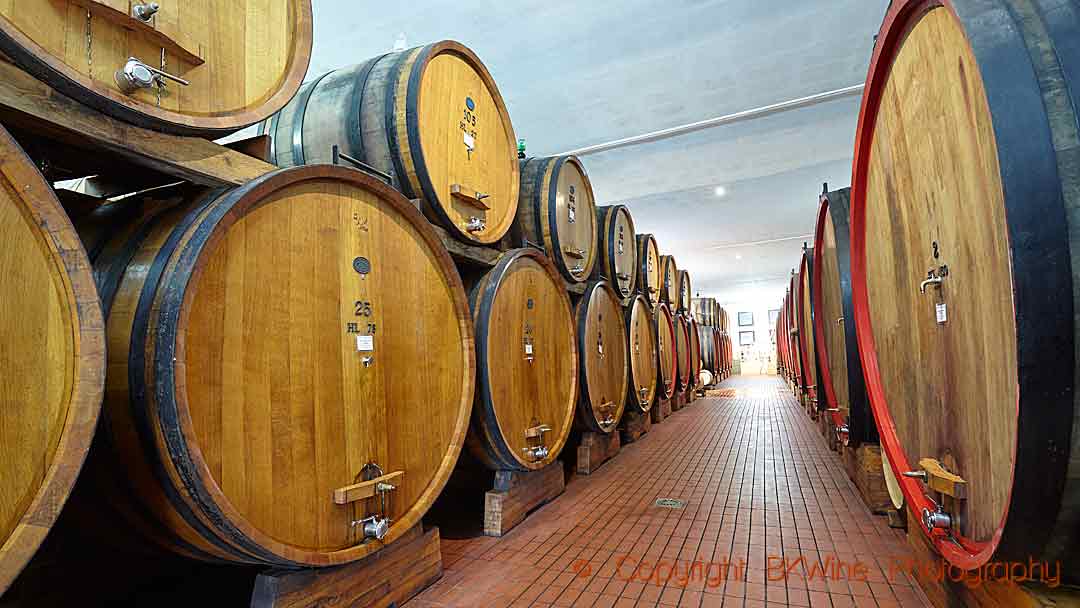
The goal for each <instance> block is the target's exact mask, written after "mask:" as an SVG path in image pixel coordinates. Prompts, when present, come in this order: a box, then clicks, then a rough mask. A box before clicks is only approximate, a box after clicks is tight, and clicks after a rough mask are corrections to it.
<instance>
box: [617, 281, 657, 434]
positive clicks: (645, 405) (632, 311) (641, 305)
mask: <svg viewBox="0 0 1080 608" xmlns="http://www.w3.org/2000/svg"><path fill="white" fill-rule="evenodd" d="M624 309H625V310H628V311H629V313H627V314H624V315H623V316H624V318H625V320H626V335H627V339H628V340H629V339H630V336H632V335H633V328H632V323H633V322H634V320H635V315H644V317H645V319H644V323H645V324H646V326H647V327H648V331H646V332H645V335H646V336H648V337H649V338H650V340H649V347H648V348H647V349H646V352H647V353H649V354H648V355H646V357H648V358H650V359H651V360H652V367H653V369H652V370H650V373H648V374H646V377H645V378H641V379H639V378H638V377H637V376H638V374H635V373H634V365H633V361H634V356H633V352H634V348H632V346H631V345H629V344H628V345H627V351H628V352H629V353H631V354H630V357H629V361H630V365H628V368H629V371H628V375H629V378H628V381H627V387H626V388H627V395H626V403H627V404H631V403H636V404H637V406H638V410H639V411H640V412H642V413H647V412H648V411H649V410H650V409H652V405H653V403H654V402H655V401H656V395H657V392H658V388H657V387H658V386H659V382H658V381H657V368H658V367H659V366H658V363H659V356H660V355H659V353H658V352H657V349H656V334H655V330H654V327H655V320H654V319H653V313H652V310H651V309H650V308H649V301H648V300H647V299H645V296H643V295H641V294H634V295H633V296H631V297H630V298H628V299H627V300H626V303H625V305H624ZM639 380H641V381H640V382H639ZM634 387H648V390H647V391H646V393H645V394H646V395H647V396H646V398H644V399H642V398H641V395H640V394H639V393H638V392H637V390H635V388H634ZM638 390H640V389H638ZM625 407H630V406H629V405H627V406H625ZM624 411H625V409H624Z"/></svg>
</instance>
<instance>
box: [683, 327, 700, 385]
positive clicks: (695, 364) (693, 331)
mask: <svg viewBox="0 0 1080 608" xmlns="http://www.w3.org/2000/svg"><path fill="white" fill-rule="evenodd" d="M683 318H684V319H686V336H687V340H688V341H689V342H690V385H691V386H696V385H697V383H698V375H699V374H700V373H701V359H702V357H701V340H700V338H699V337H698V323H697V321H696V320H694V317H693V315H690V314H687V315H684V317H683Z"/></svg>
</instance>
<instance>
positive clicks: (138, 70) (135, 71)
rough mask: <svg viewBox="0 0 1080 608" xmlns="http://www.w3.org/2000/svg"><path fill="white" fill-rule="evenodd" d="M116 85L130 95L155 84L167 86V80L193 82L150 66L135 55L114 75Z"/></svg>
mask: <svg viewBox="0 0 1080 608" xmlns="http://www.w3.org/2000/svg"><path fill="white" fill-rule="evenodd" d="M114 77H115V79H116V85H117V86H119V87H120V90H121V91H123V92H124V93H127V94H128V95H130V94H131V93H134V92H135V91H138V90H139V89H149V88H151V87H153V86H165V81H166V80H171V81H173V82H176V83H178V84H182V85H184V86H187V85H189V84H191V83H190V82H188V81H187V80H184V79H183V78H180V77H179V76H174V75H172V74H169V73H168V72H163V71H161V70H159V69H157V68H154V67H150V66H148V65H146V64H145V63H143V62H141V61H139V60H138V59H136V58H134V57H129V58H128V60H127V62H126V63H124V65H123V67H121V68H120V69H119V70H117V71H116V74H115V75H114Z"/></svg>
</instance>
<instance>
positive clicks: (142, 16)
mask: <svg viewBox="0 0 1080 608" xmlns="http://www.w3.org/2000/svg"><path fill="white" fill-rule="evenodd" d="M159 10H161V5H160V4H158V3H157V2H141V3H139V4H134V5H132V7H131V14H132V16H134V17H135V18H136V19H138V20H139V21H142V22H143V23H150V20H151V19H153V18H154V15H155V14H157V12H158V11H159Z"/></svg>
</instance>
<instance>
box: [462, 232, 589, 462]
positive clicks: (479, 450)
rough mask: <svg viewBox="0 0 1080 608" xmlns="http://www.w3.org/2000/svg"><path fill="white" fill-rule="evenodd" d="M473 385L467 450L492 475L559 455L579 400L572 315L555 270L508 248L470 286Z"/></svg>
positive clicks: (536, 254)
mask: <svg viewBox="0 0 1080 608" xmlns="http://www.w3.org/2000/svg"><path fill="white" fill-rule="evenodd" d="M469 299H470V304H471V305H472V310H473V318H474V322H475V324H476V363H477V369H478V381H477V391H476V406H475V407H474V408H473V423H472V430H471V431H470V433H469V446H470V451H471V452H472V453H473V454H475V455H476V456H477V457H478V458H479V459H480V460H481V461H482V462H483V463H484V464H485V465H487V466H488V467H490V468H492V469H508V470H523V471H528V470H534V469H541V468H543V467H545V466H547V465H548V464H550V463H552V462H553V461H554V460H555V459H556V458H557V457H558V456H559V452H561V451H562V448H563V446H564V445H565V444H566V439H567V437H568V436H569V434H570V430H571V427H572V425H573V421H574V410H575V407H576V404H577V401H578V365H579V363H578V349H577V339H576V337H575V335H576V332H575V328H574V316H573V311H572V310H571V309H570V298H569V296H568V295H567V293H566V287H565V285H564V284H563V280H562V278H561V277H560V276H559V272H558V271H557V270H556V269H555V266H554V265H553V264H552V263H551V261H550V260H548V258H547V257H545V256H544V254H543V253H542V252H540V251H539V250H537V249H534V248H532V247H527V248H523V249H513V250H510V251H508V252H506V253H504V254H503V255H502V256H501V257H500V258H499V261H498V262H497V263H496V264H495V267H494V268H492V269H491V270H490V271H489V272H488V273H487V274H485V275H484V276H483V278H481V279H480V281H479V282H477V284H476V285H475V286H474V287H473V289H472V292H471V294H470V298H469Z"/></svg>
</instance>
